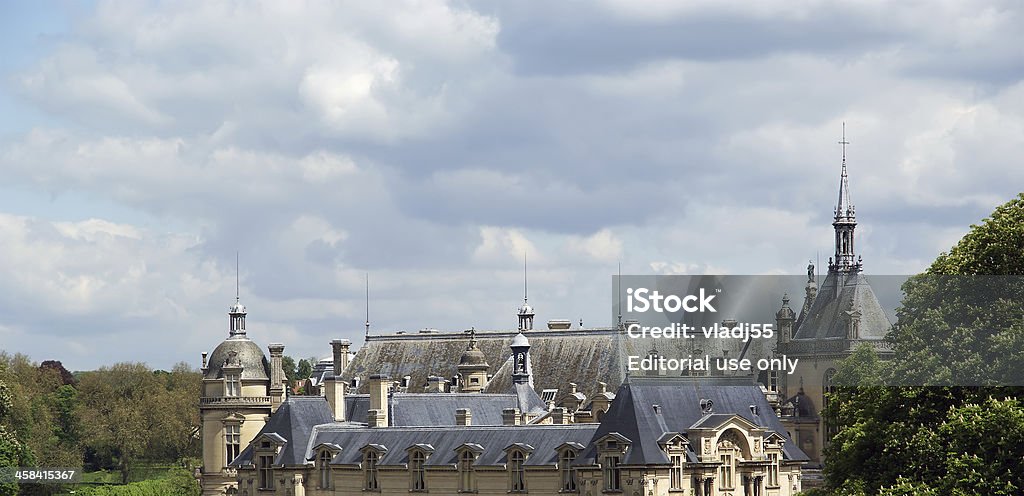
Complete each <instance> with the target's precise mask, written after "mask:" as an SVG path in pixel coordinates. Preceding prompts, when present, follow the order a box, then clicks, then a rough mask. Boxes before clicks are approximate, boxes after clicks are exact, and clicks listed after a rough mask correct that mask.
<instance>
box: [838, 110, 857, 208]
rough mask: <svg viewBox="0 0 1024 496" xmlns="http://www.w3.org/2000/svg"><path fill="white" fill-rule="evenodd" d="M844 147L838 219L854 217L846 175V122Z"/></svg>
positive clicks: (840, 141) (842, 142) (842, 140)
mask: <svg viewBox="0 0 1024 496" xmlns="http://www.w3.org/2000/svg"><path fill="white" fill-rule="evenodd" d="M839 144H840V145H843V171H842V174H841V175H840V176H839V201H838V202H837V203H836V219H839V218H841V217H853V204H852V203H850V180H849V178H848V177H847V174H846V145H849V144H850V142H849V141H846V122H845V121H844V122H843V138H842V139H840V140H839Z"/></svg>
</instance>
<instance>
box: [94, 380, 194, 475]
mask: <svg viewBox="0 0 1024 496" xmlns="http://www.w3.org/2000/svg"><path fill="white" fill-rule="evenodd" d="M165 392H166V389H165V388H164V385H163V383H162V380H161V378H160V377H158V376H157V375H156V374H153V373H152V371H150V370H149V368H148V367H146V365H145V364H142V363H118V364H114V365H113V366H111V367H102V368H100V369H99V370H97V371H94V372H88V373H85V374H83V375H82V377H81V380H80V381H79V393H80V396H81V401H80V402H79V409H78V413H79V415H80V417H81V419H82V430H83V434H84V437H85V440H86V443H87V444H88V445H89V447H90V448H91V449H92V450H93V451H94V452H95V453H97V454H98V455H99V456H100V457H101V458H102V459H104V460H106V461H107V462H108V463H109V464H110V465H111V466H113V467H115V468H117V469H119V470H120V471H121V478H122V481H123V482H125V483H127V482H128V475H129V471H130V469H131V467H132V466H134V464H135V463H136V462H138V461H139V460H140V459H142V458H143V457H144V456H145V455H147V454H148V453H151V452H152V451H154V450H155V448H157V444H158V434H156V433H161V432H164V431H165V429H164V428H163V427H164V426H163V423H164V422H165V421H166V419H165V417H166V414H167V413H168V412H167V410H166V406H165V405H164V404H163V401H164V400H166V394H165ZM191 409H194V406H193V407H192V408H191ZM155 434H156V435H155Z"/></svg>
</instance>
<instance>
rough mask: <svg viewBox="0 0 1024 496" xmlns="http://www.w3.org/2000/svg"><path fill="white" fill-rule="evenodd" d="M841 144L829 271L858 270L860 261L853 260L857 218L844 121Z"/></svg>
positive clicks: (859, 269)
mask: <svg viewBox="0 0 1024 496" xmlns="http://www.w3.org/2000/svg"><path fill="white" fill-rule="evenodd" d="M839 144H841V145H843V171H842V174H840V176H839V200H838V202H837V203H836V209H835V215H834V217H833V221H832V227H833V228H834V229H835V233H836V236H835V246H836V250H835V255H834V257H833V258H832V260H830V261H829V265H828V271H829V272H847V273H849V272H860V271H861V263H860V261H859V260H854V253H855V252H854V244H853V243H854V236H853V234H854V230H855V229H856V228H857V219H856V215H855V210H854V207H853V203H851V202H850V180H849V177H847V174H846V145H848V144H850V142H849V141H846V123H843V138H842V140H840V141H839Z"/></svg>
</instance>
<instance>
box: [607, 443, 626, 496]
mask: <svg viewBox="0 0 1024 496" xmlns="http://www.w3.org/2000/svg"><path fill="white" fill-rule="evenodd" d="M609 444H611V443H609ZM619 461H620V459H619V456H618V455H610V456H606V457H605V458H604V490H605V491H621V490H622V469H621V468H619Z"/></svg>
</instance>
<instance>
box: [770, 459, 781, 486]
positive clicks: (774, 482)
mask: <svg viewBox="0 0 1024 496" xmlns="http://www.w3.org/2000/svg"><path fill="white" fill-rule="evenodd" d="M768 486H769V487H778V486H779V454H778V453H768Z"/></svg>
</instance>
